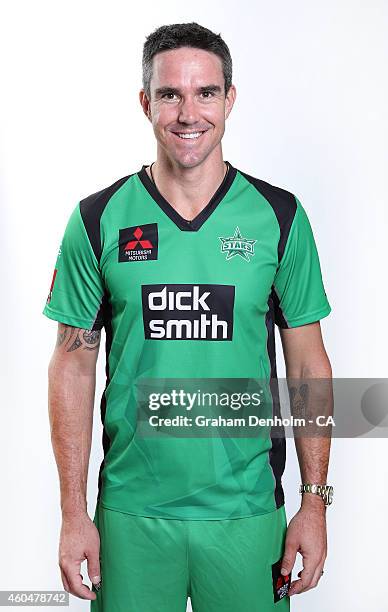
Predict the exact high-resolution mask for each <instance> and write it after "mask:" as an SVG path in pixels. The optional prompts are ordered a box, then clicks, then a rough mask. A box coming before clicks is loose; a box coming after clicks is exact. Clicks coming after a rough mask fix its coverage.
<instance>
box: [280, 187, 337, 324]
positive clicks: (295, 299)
mask: <svg viewBox="0 0 388 612" xmlns="http://www.w3.org/2000/svg"><path fill="white" fill-rule="evenodd" d="M295 200H296V204H297V207H296V211H295V215H294V219H293V221H292V224H291V228H290V231H289V235H288V238H287V242H286V245H285V249H284V252H283V255H282V257H281V260H280V263H279V266H278V269H277V271H276V275H275V279H274V286H273V291H274V296H273V297H274V312H275V323H276V325H278V327H281V328H290V327H298V326H300V325H306V324H307V323H314V322H315V321H319V320H320V319H322V318H323V317H326V316H327V315H328V314H330V312H331V306H330V304H329V301H328V299H327V296H326V292H325V288H324V285H323V280H322V274H321V266H320V262H319V256H318V251H317V247H316V244H315V240H314V235H313V232H312V228H311V225H310V222H309V219H308V217H307V214H306V212H305V210H304V208H303V207H302V205H301V203H300V201H299V200H298V198H296V197H295Z"/></svg>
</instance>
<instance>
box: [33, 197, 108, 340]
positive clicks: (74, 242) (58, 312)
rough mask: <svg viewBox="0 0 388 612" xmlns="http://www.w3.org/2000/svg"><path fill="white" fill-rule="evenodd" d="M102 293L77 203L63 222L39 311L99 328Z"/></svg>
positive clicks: (73, 322) (86, 326)
mask: <svg viewBox="0 0 388 612" xmlns="http://www.w3.org/2000/svg"><path fill="white" fill-rule="evenodd" d="M103 296H104V283H103V279H102V277H101V273H100V269H99V265H98V261H97V259H96V256H95V254H94V252H93V249H92V246H91V244H90V241H89V237H88V234H87V232H86V228H85V225H84V222H83V219H82V216H81V211H80V205H79V203H78V204H77V206H76V207H75V208H74V210H73V212H72V214H71V215H70V218H69V220H68V222H67V225H66V229H65V232H64V235H63V238H62V242H61V244H60V247H59V252H58V255H57V259H56V263H55V268H54V272H53V276H52V280H51V286H50V291H49V294H48V297H47V300H46V304H45V307H44V309H43V311H42V314H44V315H45V316H46V317H48V318H49V319H54V320H55V321H59V322H61V323H66V324H67V325H72V326H73V327H80V328H82V329H93V330H96V329H101V328H102V327H103V325H104V322H103V315H102V300H103Z"/></svg>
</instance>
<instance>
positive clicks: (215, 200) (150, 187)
mask: <svg viewBox="0 0 388 612" xmlns="http://www.w3.org/2000/svg"><path fill="white" fill-rule="evenodd" d="M225 163H226V164H227V165H228V167H229V170H228V172H227V173H226V175H225V176H224V178H223V180H222V183H221V184H220V186H219V187H218V189H217V191H216V192H215V193H214V195H213V196H212V198H211V200H210V202H208V204H206V206H205V207H204V208H203V209H202V210H201V211H200V212H199V213H198V215H197V216H196V217H194V219H191V220H190V221H189V220H188V219H184V218H183V217H182V216H181V215H180V214H179V213H178V211H177V210H175V208H174V207H173V206H172V205H171V204H170V202H168V201H167V200H166V199H165V198H164V197H163V196H162V194H161V193H160V191H159V190H158V189H157V187H156V185H155V183H154V182H153V181H152V180H151V179H150V177H149V176H148V174H147V171H146V168H147V165H146V164H143V166H142V168H141V170H139V172H138V173H137V175H138V177H139V179H140V180H141V182H142V184H143V185H144V187H145V188H146V190H147V191H148V193H149V194H150V196H151V197H152V198H153V200H155V202H156V203H157V204H158V205H159V206H160V208H161V209H162V210H163V211H164V212H165V213H166V215H167V216H168V217H170V219H171V221H173V222H174V223H175V224H176V225H177V226H178V227H179V229H181V230H183V231H186V232H187V231H188V232H196V231H197V230H199V228H200V227H202V225H203V224H204V223H205V221H206V220H207V219H208V218H209V217H210V215H211V214H212V213H213V212H214V210H215V209H216V207H217V206H218V204H219V203H220V202H221V201H222V200H223V199H224V197H225V196H226V194H227V192H228V191H229V189H230V187H231V185H232V183H233V181H234V178H235V176H236V173H237V169H236V168H234V167H233V166H232V164H231V163H230V162H228V161H226V160H225Z"/></svg>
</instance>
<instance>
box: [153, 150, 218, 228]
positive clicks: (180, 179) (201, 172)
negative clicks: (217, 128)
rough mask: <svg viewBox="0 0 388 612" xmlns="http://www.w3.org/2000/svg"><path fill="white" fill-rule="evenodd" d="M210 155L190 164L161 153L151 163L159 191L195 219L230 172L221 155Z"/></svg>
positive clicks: (187, 216) (177, 208)
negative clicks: (167, 158) (216, 157)
mask: <svg viewBox="0 0 388 612" xmlns="http://www.w3.org/2000/svg"><path fill="white" fill-rule="evenodd" d="M209 157H211V156H209ZM209 157H208V158H207V159H206V160H204V162H202V163H201V164H199V165H198V166H193V167H190V168H185V167H182V166H178V165H175V164H172V163H171V161H170V160H168V162H166V160H163V159H160V158H159V157H158V158H157V160H156V161H155V162H154V163H153V164H151V165H152V173H151V171H150V166H148V167H147V168H146V172H147V174H148V176H149V177H150V179H151V180H153V182H154V183H155V185H156V187H157V189H158V191H159V192H160V193H161V194H162V196H163V197H164V198H165V199H166V200H167V201H168V202H169V203H170V204H171V205H172V206H174V208H175V209H176V210H177V211H178V212H179V214H180V215H181V216H182V217H184V218H185V219H193V218H194V217H195V216H196V215H197V214H198V213H199V212H200V211H201V210H202V209H203V208H204V207H205V206H206V204H207V203H208V202H209V201H210V199H211V198H212V196H213V195H214V193H215V192H216V191H217V189H218V187H219V186H220V185H221V183H222V181H223V180H224V178H225V176H226V174H227V171H228V166H227V164H226V163H225V162H224V161H223V160H222V158H221V157H220V158H218V159H209Z"/></svg>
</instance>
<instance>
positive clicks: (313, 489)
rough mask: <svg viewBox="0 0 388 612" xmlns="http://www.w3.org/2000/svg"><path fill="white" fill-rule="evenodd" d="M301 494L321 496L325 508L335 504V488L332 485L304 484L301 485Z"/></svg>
mask: <svg viewBox="0 0 388 612" xmlns="http://www.w3.org/2000/svg"><path fill="white" fill-rule="evenodd" d="M299 493H300V494H301V495H302V494H303V493H314V494H315V495H319V496H320V497H322V499H323V501H324V503H325V506H330V504H331V503H332V502H333V487H332V486H330V485H323V484H311V483H304V484H301V485H300V487H299Z"/></svg>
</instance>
